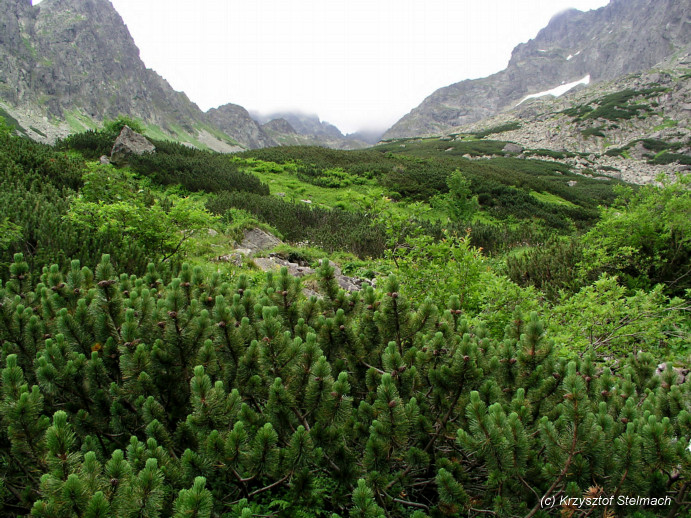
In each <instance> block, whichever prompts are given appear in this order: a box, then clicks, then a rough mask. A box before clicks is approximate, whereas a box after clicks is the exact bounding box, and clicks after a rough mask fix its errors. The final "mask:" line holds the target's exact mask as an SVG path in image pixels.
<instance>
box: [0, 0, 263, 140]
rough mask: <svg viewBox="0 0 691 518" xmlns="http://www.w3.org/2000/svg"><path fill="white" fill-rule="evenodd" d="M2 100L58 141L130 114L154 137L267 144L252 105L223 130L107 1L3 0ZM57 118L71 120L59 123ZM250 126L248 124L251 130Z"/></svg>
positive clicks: (40, 133) (30, 130) (36, 132)
mask: <svg viewBox="0 0 691 518" xmlns="http://www.w3.org/2000/svg"><path fill="white" fill-rule="evenodd" d="M0 27H2V28H3V31H2V36H0V38H1V39H0V58H2V61H3V63H4V66H3V67H2V71H0V99H2V101H4V106H3V108H4V111H6V112H9V114H10V115H12V116H13V118H15V119H17V120H18V121H19V122H20V124H21V125H22V126H23V127H24V129H25V131H26V133H27V134H29V135H30V136H32V137H34V138H39V139H40V138H41V137H42V138H43V139H44V140H52V139H53V138H55V137H58V136H63V135H65V134H67V133H69V132H71V131H79V130H83V129H87V128H89V127H93V126H96V125H98V124H100V122H101V121H102V120H103V119H108V118H115V117H117V116H118V115H120V114H125V115H129V116H133V117H137V118H140V119H142V120H143V121H144V123H145V124H146V125H147V126H149V132H150V133H151V134H152V136H158V137H166V138H174V139H176V140H180V141H183V142H188V143H190V144H194V145H197V146H199V147H210V148H212V149H216V150H219V151H232V150H237V149H240V148H241V147H257V146H260V145H266V144H265V143H263V142H261V139H260V140H259V142H258V141H257V140H256V139H255V138H254V136H255V134H260V133H261V129H260V128H259V126H258V125H257V124H256V122H254V121H253V120H252V119H251V117H249V115H248V114H247V113H246V112H245V113H244V114H243V113H242V112H238V113H236V115H235V120H234V122H235V123H236V124H235V125H230V124H228V125H225V126H224V127H223V129H222V130H221V129H219V128H218V127H217V126H216V125H215V124H214V122H213V119H211V118H209V117H207V115H206V114H205V113H204V112H202V111H201V110H200V109H199V107H197V105H196V104H194V103H192V102H191V101H190V100H189V99H188V97H187V96H186V95H185V94H184V93H182V92H176V91H175V90H173V88H172V87H171V86H170V84H168V82H167V81H166V80H165V79H163V78H162V77H161V76H159V75H158V74H157V73H156V72H154V71H153V70H150V69H147V68H146V66H145V65H144V63H143V62H142V60H141V59H140V57H139V49H138V48H137V46H136V45H135V42H134V40H133V39H132V36H131V35H130V33H129V31H128V29H127V27H126V25H125V24H124V22H123V20H122V18H121V17H120V15H119V14H118V13H117V11H116V10H115V8H114V7H113V5H112V4H111V3H110V2H109V1H108V0H44V1H43V2H41V3H40V4H39V5H38V6H36V7H32V6H31V2H30V1H29V0H0ZM58 121H64V123H60V122H58ZM248 128H249V129H248Z"/></svg>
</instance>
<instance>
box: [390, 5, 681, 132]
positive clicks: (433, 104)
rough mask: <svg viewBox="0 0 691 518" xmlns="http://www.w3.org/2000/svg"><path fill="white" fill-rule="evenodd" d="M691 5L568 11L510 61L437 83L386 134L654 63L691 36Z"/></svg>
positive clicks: (435, 127) (450, 123)
mask: <svg viewBox="0 0 691 518" xmlns="http://www.w3.org/2000/svg"><path fill="white" fill-rule="evenodd" d="M690 12H691V0H655V1H652V0H612V1H611V2H610V3H609V5H607V6H605V7H602V8H600V9H598V10H595V11H588V12H581V11H577V10H575V9H574V10H569V11H566V12H564V13H561V14H560V15H558V16H555V17H554V18H553V19H552V20H551V21H550V23H549V24H548V26H547V27H545V28H544V29H543V30H541V31H540V32H539V33H538V35H537V36H536V38H535V39H534V40H531V41H529V42H527V43H524V44H521V45H518V46H517V47H516V48H515V49H514V50H513V53H512V56H511V60H510V61H509V65H508V66H507V68H506V69H504V70H502V71H501V72H498V73H496V74H494V75H491V76H489V77H486V78H484V79H474V80H466V81H462V82H460V83H456V84H453V85H450V86H447V87H445V88H441V89H439V90H437V91H436V92H434V93H433V94H432V95H430V96H429V97H428V98H427V99H425V100H424V101H423V102H422V104H420V106H418V107H417V108H415V109H414V110H412V111H411V112H410V113H409V114H408V115H406V116H405V117H403V118H402V119H401V120H399V121H398V122H397V123H396V124H395V125H394V126H393V127H392V128H390V129H389V130H388V131H387V132H386V133H385V135H384V137H383V138H385V139H389V138H399V137H410V136H419V135H429V134H441V133H445V132H448V130H449V129H451V128H453V127H457V126H460V125H463V124H470V123H472V122H476V121H478V120H481V119H483V118H486V117H490V116H492V115H495V114H497V113H499V112H500V111H502V110H504V109H506V108H509V107H513V106H515V105H516V104H517V103H519V102H520V101H521V100H522V99H523V98H524V97H526V96H528V95H530V94H535V93H537V92H542V91H545V90H549V89H552V88H555V87H557V86H559V85H563V84H566V83H571V82H574V81H579V80H581V79H583V78H585V77H586V76H587V75H589V76H590V81H591V82H600V81H606V80H611V79H614V78H616V77H618V76H621V75H623V74H629V73H633V72H640V71H643V70H646V69H649V68H650V67H652V66H653V65H655V64H656V63H658V62H660V61H662V60H663V59H665V58H666V57H667V56H669V55H671V54H673V53H674V52H675V51H677V50H678V49H679V48H680V47H683V46H685V45H686V44H688V43H690V42H691V20H690V18H689V13H690Z"/></svg>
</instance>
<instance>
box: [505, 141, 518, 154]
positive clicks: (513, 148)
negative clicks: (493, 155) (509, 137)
mask: <svg viewBox="0 0 691 518" xmlns="http://www.w3.org/2000/svg"><path fill="white" fill-rule="evenodd" d="M502 152H503V153H505V154H507V155H517V154H518V153H523V146H519V145H518V144H514V143H513V142H509V143H507V144H506V145H505V146H504V149H502Z"/></svg>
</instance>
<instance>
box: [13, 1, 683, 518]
mask: <svg viewBox="0 0 691 518" xmlns="http://www.w3.org/2000/svg"><path fill="white" fill-rule="evenodd" d="M202 3H203V2H199V4H200V5H201V4H202ZM190 4H191V3H190ZM352 4H353V5H354V4H356V3H355V2H353V3H352ZM171 5H172V3H171ZM196 5H197V3H194V6H195V8H196ZM343 6H344V8H348V9H350V8H353V9H355V7H351V6H350V4H345V3H344V4H343ZM690 12H691V0H647V1H646V0H612V1H611V2H610V3H609V5H607V6H605V7H602V8H600V9H597V10H594V11H589V12H586V13H583V12H579V11H574V10H571V11H567V12H564V13H562V14H560V15H558V16H556V17H555V18H554V19H552V21H551V22H550V23H549V25H548V26H547V27H546V28H545V29H543V30H542V31H540V33H539V34H538V35H537V36H536V38H535V39H534V40H531V41H529V42H527V43H524V44H521V45H519V46H518V47H516V49H515V50H514V52H513V55H512V57H511V60H510V62H509V65H508V67H507V68H506V69H505V70H503V71H501V72H498V73H496V74H494V75H492V76H490V77H487V78H483V79H475V80H467V81H462V82H460V83H457V84H454V85H451V86H447V87H444V88H442V89H440V90H438V91H437V92H434V93H432V95H430V96H429V97H428V98H427V99H426V100H424V101H423V102H422V104H421V105H420V106H419V107H417V108H415V109H413V110H412V111H411V112H410V114H409V115H407V116H405V117H403V118H402V119H401V120H400V121H399V122H398V123H396V124H395V125H394V126H393V127H392V128H391V129H389V130H388V131H387V132H386V134H385V135H383V136H382V135H376V134H370V133H366V132H361V133H357V134H351V135H343V133H342V132H341V131H340V130H339V129H338V128H336V127H335V126H333V125H332V124H329V123H328V122H325V121H322V120H321V119H320V118H319V116H317V115H314V114H306V113H295V112H280V113H272V114H259V113H249V112H248V111H247V110H246V109H245V108H243V107H242V106H239V105H237V104H231V103H229V104H225V105H223V106H220V107H218V108H214V109H211V110H209V111H207V112H203V111H201V110H200V109H199V108H198V107H197V106H196V105H195V104H194V103H192V102H191V101H190V99H188V97H187V96H186V95H185V94H184V93H181V92H176V91H174V89H173V88H171V86H170V85H169V84H168V83H167V82H166V81H165V80H164V79H163V78H162V77H160V76H159V75H158V74H156V72H154V71H152V70H149V69H147V68H146V66H145V65H144V63H143V62H142V61H141V59H140V58H139V51H138V49H137V47H136V45H135V43H134V41H133V39H132V37H131V36H130V34H129V32H128V30H127V27H126V26H125V25H124V23H123V20H122V19H121V17H120V16H119V15H118V13H117V12H116V10H115V9H114V8H113V5H112V4H111V3H110V2H109V1H108V0H43V1H42V2H40V4H38V5H37V6H32V5H31V2H30V1H29V0H0V516H3V517H4V516H7V517H11V518H19V517H29V516H30V517H32V518H120V517H125V518H168V517H174V518H183V517H189V518H192V517H196V518H259V517H266V518H346V517H350V518H443V517H461V516H463V517H472V518H479V517H483V518H486V517H500V518H504V517H506V518H514V517H524V518H547V517H550V516H557V515H559V516H563V517H568V518H587V517H591V518H594V517H603V518H613V517H620V516H627V517H633V518H654V517H659V516H660V517H661V516H666V517H669V518H673V517H682V518H690V517H691V500H690V499H691V497H690V495H691V173H689V171H688V169H689V167H691V128H690V127H689V114H690V113H691V93H690V91H689V83H690V80H691V47H690V43H691V41H690V35H691V23H690V21H689V13H690ZM248 23H249V21H248Z"/></svg>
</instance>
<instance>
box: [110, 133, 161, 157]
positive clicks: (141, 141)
mask: <svg viewBox="0 0 691 518" xmlns="http://www.w3.org/2000/svg"><path fill="white" fill-rule="evenodd" d="M155 151H156V146H154V145H153V144H152V143H151V142H149V141H148V140H147V139H146V137H145V136H144V135H141V134H139V133H137V132H136V131H134V130H133V129H132V128H130V127H129V126H124V127H123V128H122V131H120V135H118V138H117V139H115V144H113V150H112V151H111V152H110V161H111V162H112V163H114V164H123V163H126V162H127V158H128V157H129V156H130V155H137V156H139V155H143V154H144V153H153V152H155Z"/></svg>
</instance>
